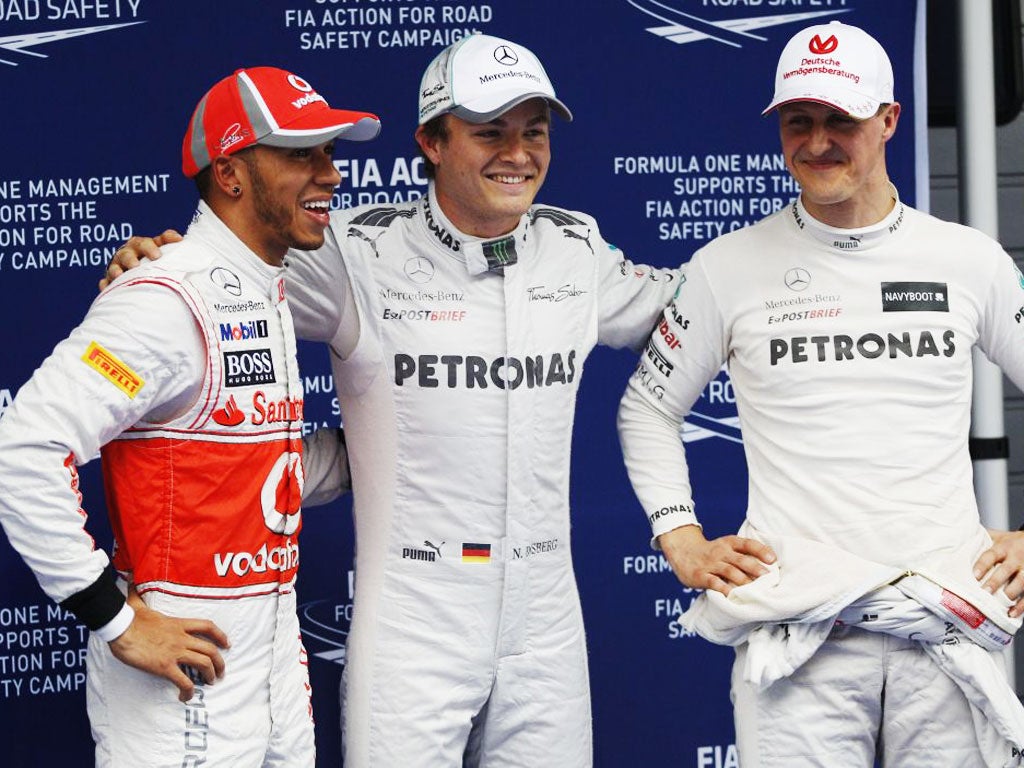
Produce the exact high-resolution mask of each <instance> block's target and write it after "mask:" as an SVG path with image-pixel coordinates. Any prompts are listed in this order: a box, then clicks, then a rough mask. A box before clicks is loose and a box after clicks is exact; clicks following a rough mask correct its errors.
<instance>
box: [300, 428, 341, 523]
mask: <svg viewBox="0 0 1024 768" xmlns="http://www.w3.org/2000/svg"><path fill="white" fill-rule="evenodd" d="M302 465H303V476H304V482H303V486H302V507H303V509H305V508H306V507H316V506H319V505H320V504H327V503H328V502H330V501H334V500H335V499H336V498H338V497H339V496H342V495H343V494H345V493H347V492H348V491H350V490H352V477H351V474H350V473H349V468H348V450H347V449H346V447H345V433H344V432H343V431H342V430H341V428H339V427H335V428H330V427H321V428H320V429H318V430H316V431H315V432H313V434H311V435H306V436H305V437H303V438H302Z"/></svg>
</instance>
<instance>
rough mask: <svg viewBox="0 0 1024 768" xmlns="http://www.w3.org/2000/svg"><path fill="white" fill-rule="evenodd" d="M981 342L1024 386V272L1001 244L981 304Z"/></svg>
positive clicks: (1017, 382) (983, 347)
mask: <svg viewBox="0 0 1024 768" xmlns="http://www.w3.org/2000/svg"><path fill="white" fill-rule="evenodd" d="M996 247H998V246H996ZM978 346H979V348H980V349H981V350H982V351H983V352H984V353H985V355H986V356H987V357H988V359H989V360H991V361H992V362H993V363H995V364H996V365H998V366H999V367H1000V368H1002V370H1003V373H1005V374H1006V375H1007V376H1008V377H1009V378H1010V380H1011V381H1013V383H1014V384H1016V385H1017V387H1018V388H1020V389H1024V275H1022V274H1021V272H1020V270H1019V269H1018V268H1017V265H1016V264H1014V262H1013V259H1012V258H1010V256H1009V255H1008V254H1007V253H1006V252H1004V251H1003V250H1002V249H1001V248H1000V249H999V254H998V256H997V257H996V268H995V270H994V273H993V275H992V280H991V283H990V285H989V290H988V295H987V296H986V297H985V304H984V307H983V308H982V313H981V324H980V328H979V334H978Z"/></svg>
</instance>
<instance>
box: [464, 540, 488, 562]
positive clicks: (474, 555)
mask: <svg viewBox="0 0 1024 768" xmlns="http://www.w3.org/2000/svg"><path fill="white" fill-rule="evenodd" d="M462 562H464V563H489V562H491V545H490V544H466V543H463V545H462Z"/></svg>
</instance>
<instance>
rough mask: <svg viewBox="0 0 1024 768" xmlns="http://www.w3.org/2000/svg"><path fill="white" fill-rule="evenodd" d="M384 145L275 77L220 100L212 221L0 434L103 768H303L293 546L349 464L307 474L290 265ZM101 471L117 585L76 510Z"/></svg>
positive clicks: (254, 79)
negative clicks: (85, 643) (86, 633)
mask: <svg viewBox="0 0 1024 768" xmlns="http://www.w3.org/2000/svg"><path fill="white" fill-rule="evenodd" d="M378 131H379V121H378V120H377V118H376V117H375V116H374V115H371V114H368V113H364V112H351V111H347V110H339V109H331V108H330V107H329V106H328V105H327V102H326V101H325V100H324V98H323V97H322V96H320V95H319V94H318V93H317V92H316V91H315V90H314V89H313V88H312V86H311V85H310V84H309V83H308V82H307V81H305V80H304V79H302V78H301V77H299V76H297V75H294V74H292V73H290V72H286V71H284V70H281V69H276V68H273V67H253V68H249V69H240V70H238V71H237V72H235V73H234V74H233V75H230V76H228V77H226V78H224V79H223V80H221V81H220V82H218V83H217V84H216V85H214V86H213V87H212V88H211V89H210V90H209V91H208V92H207V93H206V95H205V96H204V97H203V98H202V100H201V101H200V102H199V105H198V106H197V107H196V109H195V112H194V114H193V117H192V120H191V122H190V124H189V127H188V131H187V133H186V135H185V139H184V142H183V146H182V168H183V171H184V173H185V175H186V176H188V177H191V178H194V179H195V180H196V184H197V186H198V188H199V191H200V197H201V198H202V200H201V202H200V203H199V208H198V210H197V211H196V215H195V218H194V219H193V222H192V225H191V226H190V227H189V230H188V233H187V234H186V235H185V238H184V240H183V241H182V242H181V243H179V244H174V245H169V246H167V247H166V248H165V251H166V253H165V255H164V258H163V259H161V260H160V261H159V262H158V263H151V264H147V265H145V266H143V267H141V268H140V269H139V270H137V271H135V272H133V273H132V274H129V275H125V276H124V277H122V278H121V279H120V280H117V281H115V282H114V283H113V284H112V285H111V286H110V287H109V288H108V289H107V290H106V291H104V292H103V293H102V294H101V295H100V296H99V298H97V299H96V301H95V302H94V303H93V305H92V307H91V308H90V309H89V312H88V314H87V315H86V317H85V319H84V320H83V321H82V323H81V324H80V325H79V326H78V327H77V328H75V329H74V330H73V331H72V332H71V334H70V336H69V337H68V338H67V339H65V340H64V341H62V342H61V343H60V344H59V345H58V346H57V347H56V349H55V350H54V352H53V354H52V355H51V356H50V357H49V358H47V360H46V361H44V362H43V364H42V366H41V367H40V368H39V369H38V370H37V371H36V372H35V374H33V376H32V378H31V380H30V381H29V382H28V383H27V384H25V386H24V387H22V389H21V390H20V391H19V392H18V395H17V397H16V398H15V400H14V403H13V404H12V405H11V407H10V408H8V410H7V412H6V414H5V415H4V419H3V421H2V422H0V485H2V486H3V488H4V492H3V494H0V523H2V524H3V527H4V530H5V531H6V533H7V536H8V538H9V540H10V542H11V544H12V545H13V546H14V547H15V549H17V550H18V552H19V553H20V554H21V555H22V556H23V557H24V559H25V561H26V562H27V563H28V565H29V566H30V567H31V568H32V570H33V571H34V572H35V574H36V576H37V578H38V580H39V582H40V584H41V585H42V587H43V589H44V590H45V591H46V592H47V594H49V595H50V596H51V597H52V598H53V599H55V600H57V601H59V602H60V604H61V605H62V606H63V607H64V608H65V609H67V610H69V611H71V612H72V613H74V614H75V615H76V616H77V618H78V619H79V620H80V621H82V622H83V623H84V624H85V625H86V626H87V627H88V628H89V629H90V630H92V637H91V639H90V643H89V650H88V658H87V674H88V683H87V685H88V687H87V704H88V711H89V718H90V723H91V726H92V732H93V737H94V738H95V740H96V765H97V766H103V767H104V768H106V767H107V766H110V767H111V768H137V766H157V765H162V766H171V765H173V766H199V765H222V766H226V765H231V766H239V767H240V768H270V767H271V766H275V767H278V768H285V766H300V765H301V766H312V765H313V764H314V762H315V745H314V740H313V720H312V713H311V704H310V693H309V676H308V674H307V665H306V655H305V650H304V649H303V647H302V640H301V637H300V633H299V624H298V619H297V617H296V614H295V593H294V582H295V575H296V571H297V567H298V562H299V554H298V546H297V536H298V533H299V529H300V528H301V516H300V503H301V501H302V495H303V490H304V486H305V490H306V491H307V492H308V493H313V492H314V491H316V490H317V488H318V487H319V486H320V485H321V484H322V483H326V484H327V490H332V489H333V490H337V489H339V488H340V487H341V486H342V484H343V482H344V477H343V476H342V475H341V469H342V468H343V463H342V455H343V453H342V451H341V446H340V445H339V444H338V442H337V436H336V433H333V432H332V431H330V430H322V431H321V432H319V433H317V434H318V437H317V442H318V446H317V447H318V448H319V449H320V450H317V451H313V452H311V454H312V455H311V456H307V458H306V461H305V472H304V462H303V451H302V439H301V438H302V427H303V421H302V401H303V390H302V383H301V379H300V377H299V373H298V367H297V364H296V359H295V335H294V332H293V330H292V319H291V314H290V311H289V307H288V301H287V298H286V295H285V290H284V268H283V259H284V255H285V252H286V251H287V250H288V249H289V248H316V247H318V246H319V245H321V244H322V243H323V240H324V231H325V229H326V228H327V225H328V216H327V207H328V203H329V201H330V198H331V193H332V190H333V189H334V187H335V185H336V184H337V183H338V182H339V180H340V178H339V174H338V171H337V169H336V168H335V167H334V165H333V163H332V154H333V150H334V142H335V139H337V138H346V139H355V140H364V139H370V138H373V137H374V136H376V135H377V132H378ZM97 453H101V454H102V456H103V469H104V473H105V486H106V493H107V502H108V511H109V515H110V522H111V527H112V529H113V533H114V538H115V547H114V554H113V558H112V559H113V568H112V567H111V561H110V558H108V556H107V555H106V553H104V552H102V551H100V550H97V549H96V547H95V543H94V542H93V540H92V538H91V537H90V535H89V534H88V533H87V532H86V530H85V528H84V524H85V512H84V510H83V509H82V508H81V500H82V496H81V494H80V493H79V488H78V473H77V467H78V466H79V465H81V464H83V463H85V462H86V461H89V460H90V459H92V458H94V457H95V456H96V454H97ZM310 459H313V461H310ZM114 569H116V571H117V573H116V574H115V573H114ZM127 584H131V585H132V586H133V587H134V589H133V590H132V592H131V595H132V597H131V599H130V600H126V595H125V593H126V591H127V589H128V588H127ZM215 683H216V684H215Z"/></svg>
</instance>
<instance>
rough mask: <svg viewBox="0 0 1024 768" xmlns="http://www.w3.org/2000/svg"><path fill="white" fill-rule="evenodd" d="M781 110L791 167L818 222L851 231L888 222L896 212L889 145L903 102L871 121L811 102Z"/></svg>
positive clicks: (784, 149) (781, 128) (781, 126)
mask: <svg viewBox="0 0 1024 768" xmlns="http://www.w3.org/2000/svg"><path fill="white" fill-rule="evenodd" d="M778 112H779V134H780V137H781V139H782V152H783V155H784V156H785V158H786V166H787V167H788V168H789V172H790V173H791V174H793V178H795V179H796V180H797V182H798V183H799V184H800V188H801V190H802V192H801V199H802V200H803V204H804V206H805V207H806V208H807V211H808V212H809V213H810V214H811V215H812V216H814V218H816V219H818V220H819V221H822V222H824V223H826V224H830V225H832V226H835V227H843V228H848V229H852V228H856V227H864V226H869V225H871V224H875V223H877V222H879V221H881V220H882V219H883V218H885V216H886V214H888V212H889V210H891V208H892V194H891V191H890V189H889V177H888V174H887V173H886V169H885V143H886V142H887V141H888V140H889V139H890V138H891V137H892V135H893V134H894V133H895V131H896V123H897V122H898V120H899V113H900V105H899V104H896V103H893V104H887V105H884V106H883V107H882V109H881V110H880V111H879V112H878V113H877V114H876V115H875V116H874V117H870V118H868V119H867V120H856V119H854V118H852V117H850V116H849V115H846V114H844V113H842V112H840V111H838V110H836V109H833V108H832V107H829V106H827V105H825V104H819V103H816V102H810V101H796V102H791V103H789V104H783V105H782V106H780V107H779V108H778Z"/></svg>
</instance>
